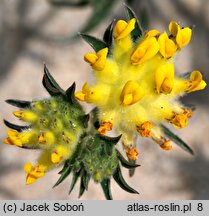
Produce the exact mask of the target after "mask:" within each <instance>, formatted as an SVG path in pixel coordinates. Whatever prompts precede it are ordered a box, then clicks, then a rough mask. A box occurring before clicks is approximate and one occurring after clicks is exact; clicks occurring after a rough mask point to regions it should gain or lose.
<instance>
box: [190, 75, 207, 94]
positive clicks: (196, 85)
mask: <svg viewBox="0 0 209 216" xmlns="http://www.w3.org/2000/svg"><path fill="white" fill-rule="evenodd" d="M187 85H188V88H187V92H189V93H190V92H193V91H198V90H202V89H204V88H205V87H206V85H207V84H206V82H205V81H204V80H203V79H202V74H201V73H200V72H199V71H193V72H192V73H191V75H190V81H188V82H187Z"/></svg>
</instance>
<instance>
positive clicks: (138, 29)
mask: <svg viewBox="0 0 209 216" xmlns="http://www.w3.org/2000/svg"><path fill="white" fill-rule="evenodd" d="M125 7H126V9H127V14H128V18H129V19H132V18H136V24H135V29H134V30H133V31H132V32H131V37H132V39H133V41H134V42H135V41H137V40H138V39H139V38H140V37H141V36H142V29H141V26H140V24H139V21H138V18H137V16H136V14H135V13H134V12H133V10H132V9H131V8H130V7H128V6H127V5H125Z"/></svg>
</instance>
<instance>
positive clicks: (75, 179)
mask: <svg viewBox="0 0 209 216" xmlns="http://www.w3.org/2000/svg"><path fill="white" fill-rule="evenodd" d="M80 173H81V170H79V171H78V172H74V173H73V179H72V182H71V185H70V190H69V194H70V193H71V192H72V190H73V188H74V187H75V184H76V182H77V181H78V178H79V176H80Z"/></svg>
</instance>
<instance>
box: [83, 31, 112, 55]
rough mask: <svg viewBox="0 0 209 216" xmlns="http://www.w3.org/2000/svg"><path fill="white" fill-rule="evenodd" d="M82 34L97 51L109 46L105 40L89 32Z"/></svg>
mask: <svg viewBox="0 0 209 216" xmlns="http://www.w3.org/2000/svg"><path fill="white" fill-rule="evenodd" d="M80 35H81V37H82V38H83V39H84V40H85V41H86V42H87V43H88V44H89V45H90V46H91V47H92V48H93V49H94V50H95V52H98V51H99V50H101V49H103V48H105V47H107V46H108V45H107V44H106V43H105V42H103V41H102V40H100V39H98V38H95V37H93V36H90V35H87V34H80Z"/></svg>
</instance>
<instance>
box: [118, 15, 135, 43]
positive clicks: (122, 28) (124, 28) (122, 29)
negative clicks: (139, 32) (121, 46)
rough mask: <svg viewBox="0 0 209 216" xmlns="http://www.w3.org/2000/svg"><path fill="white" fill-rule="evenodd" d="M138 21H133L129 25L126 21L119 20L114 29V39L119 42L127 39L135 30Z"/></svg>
mask: <svg viewBox="0 0 209 216" xmlns="http://www.w3.org/2000/svg"><path fill="white" fill-rule="evenodd" d="M135 23H136V19H135V18H133V19H131V20H130V21H129V22H128V23H127V22H126V21H124V20H118V22H117V23H116V25H115V28H114V37H115V38H116V39H117V40H120V39H123V38H125V37H127V36H128V35H129V34H130V33H131V32H132V30H133V29H134V26H135Z"/></svg>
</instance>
